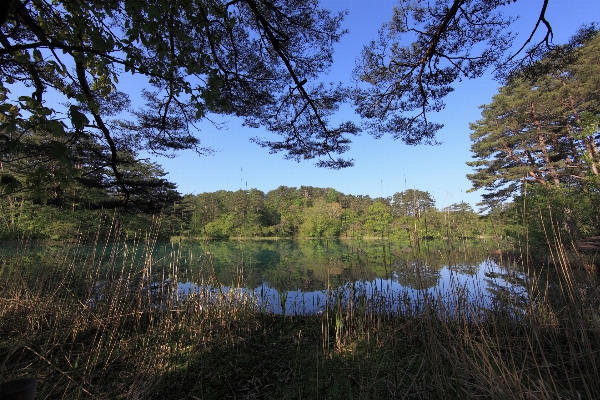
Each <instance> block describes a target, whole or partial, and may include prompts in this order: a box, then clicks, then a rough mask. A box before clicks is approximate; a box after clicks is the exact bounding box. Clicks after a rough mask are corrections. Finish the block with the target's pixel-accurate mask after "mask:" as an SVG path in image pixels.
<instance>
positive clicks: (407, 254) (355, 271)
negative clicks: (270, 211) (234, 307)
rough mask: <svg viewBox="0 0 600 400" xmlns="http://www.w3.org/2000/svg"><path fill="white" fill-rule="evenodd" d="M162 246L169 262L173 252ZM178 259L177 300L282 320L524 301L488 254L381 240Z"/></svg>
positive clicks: (195, 250) (277, 244) (516, 280)
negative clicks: (346, 309)
mask: <svg viewBox="0 0 600 400" xmlns="http://www.w3.org/2000/svg"><path fill="white" fill-rule="evenodd" d="M163 246H164V250H163V251H162V254H163V259H164V260H165V261H167V260H168V259H169V257H166V256H165V255H166V254H168V253H169V246H170V245H163ZM157 250H159V251H158V252H157V256H158V257H160V254H161V251H160V249H158V248H157ZM175 251H176V252H177V257H176V258H177V259H178V260H179V261H178V265H177V270H176V271H175V269H174V268H173V266H171V267H170V268H169V270H170V271H171V273H170V274H169V279H170V281H169V283H170V284H171V285H172V286H171V287H173V288H176V289H174V290H176V296H177V298H178V299H185V297H186V296H189V295H190V294H194V293H199V292H206V291H207V289H208V291H212V292H213V293H217V292H219V293H228V294H233V293H235V294H236V295H238V296H246V297H248V296H250V297H252V298H253V299H254V300H255V303H256V306H257V308H258V309H260V310H261V311H264V312H272V313H277V314H281V313H284V314H286V315H301V314H314V313H321V312H324V311H325V310H326V307H327V305H328V304H335V303H338V304H356V303H358V302H360V301H365V300H367V301H370V304H371V305H373V304H376V305H377V307H379V309H381V310H382V311H383V310H384V311H386V312H399V311H401V312H407V308H411V309H414V308H415V307H419V304H422V303H423V302H424V301H425V300H426V299H429V300H431V299H433V300H434V301H435V300H441V301H443V302H444V303H445V304H446V305H447V306H448V307H453V305H454V306H456V305H457V304H458V303H459V302H461V301H469V302H477V303H478V304H477V306H479V307H483V308H488V307H492V306H493V304H494V302H495V301H497V300H498V298H499V297H502V298H506V296H507V295H509V296H511V297H512V299H513V300H514V299H519V297H521V298H522V299H521V300H522V301H524V298H525V297H526V291H525V282H526V278H527V276H526V274H525V273H523V272H520V271H518V270H517V269H515V267H514V266H512V267H507V266H504V265H502V263H500V262H497V261H494V260H492V259H491V258H490V257H489V254H490V252H491V251H490V249H489V248H486V247H485V246H471V247H469V246H463V247H462V248H453V249H448V248H446V247H444V246H439V247H435V246H434V245H431V246H428V247H425V248H422V249H420V250H419V251H418V252H417V251H416V250H415V249H412V248H410V247H407V246H403V245H402V244H400V243H394V242H390V241H377V240H369V241H340V240H278V241H274V240H273V241H270V240H260V241H249V240H240V241H214V242H205V243H200V242H198V243H194V244H182V245H181V246H180V247H177V249H176V250H175ZM170 259H174V257H173V256H171V257H170ZM159 264H160V261H156V265H159ZM171 264H172V263H171ZM175 272H176V273H175ZM161 276H164V272H163V274H162V275H161ZM161 279H162V278H161ZM161 279H158V280H156V279H155V280H154V282H155V283H156V282H162V281H161ZM374 299H376V301H373V300H374Z"/></svg>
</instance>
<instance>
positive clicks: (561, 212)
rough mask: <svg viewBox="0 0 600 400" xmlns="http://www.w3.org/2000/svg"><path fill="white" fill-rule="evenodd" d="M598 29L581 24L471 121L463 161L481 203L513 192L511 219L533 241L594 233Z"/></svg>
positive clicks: (598, 161)
mask: <svg viewBox="0 0 600 400" xmlns="http://www.w3.org/2000/svg"><path fill="white" fill-rule="evenodd" d="M599 51H600V35H599V34H598V30H597V29H596V28H595V27H594V26H590V27H584V28H582V29H581V30H580V31H579V32H578V33H577V34H576V35H575V36H574V37H573V38H572V39H571V41H570V42H569V43H567V44H566V45H564V46H557V47H555V48H554V49H552V50H551V51H548V52H538V53H539V54H537V60H535V61H534V62H532V63H531V64H530V65H528V66H527V67H525V68H521V69H518V70H516V71H514V73H513V74H512V75H511V76H510V78H509V79H508V82H507V84H506V85H505V86H504V87H502V88H501V89H500V90H499V93H498V94H497V95H495V96H494V98H493V100H492V102H491V103H490V104H488V105H485V106H482V109H483V111H482V116H483V118H482V119H481V120H479V121H477V122H476V123H473V124H471V129H472V130H473V133H472V134H471V139H472V141H473V144H472V146H471V151H472V152H473V158H475V159H476V161H472V162H469V163H467V164H468V165H470V166H472V167H475V172H474V173H472V174H469V175H467V177H468V178H469V179H470V180H471V182H472V183H473V189H472V190H476V189H486V191H487V192H488V193H485V194H484V195H483V198H484V201H483V204H485V205H486V206H487V207H497V206H498V205H499V204H501V203H502V202H503V201H505V200H514V204H513V206H512V208H513V212H512V214H510V215H513V216H516V219H513V222H514V224H515V226H521V227H522V229H524V230H525V232H521V233H522V234H525V233H526V234H527V237H528V239H529V240H530V242H528V244H529V245H530V247H531V248H535V249H540V248H545V247H546V246H547V245H548V244H550V243H554V241H555V237H554V235H556V238H559V237H560V240H559V241H565V240H566V241H571V240H577V239H578V238H579V237H581V236H594V235H597V234H598V233H600V224H599V221H598V219H597V215H598V210H599V208H598V207H599V204H598V200H597V199H598V197H599V196H598V194H599V190H600V186H598V179H599V178H598V176H599V165H600V152H599V151H598V145H599V138H600V135H599V133H600V130H599V127H600V96H599V95H598V87H600V80H599V77H600V64H599V63H598V56H597V55H598V52H599Z"/></svg>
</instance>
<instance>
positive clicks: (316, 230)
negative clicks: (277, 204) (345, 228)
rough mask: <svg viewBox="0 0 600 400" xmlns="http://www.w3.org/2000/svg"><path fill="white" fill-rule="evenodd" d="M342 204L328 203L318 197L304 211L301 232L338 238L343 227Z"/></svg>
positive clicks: (311, 235) (308, 234)
mask: <svg viewBox="0 0 600 400" xmlns="http://www.w3.org/2000/svg"><path fill="white" fill-rule="evenodd" d="M341 217H342V206H341V205H340V204H339V203H327V202H326V201H325V199H322V198H320V199H317V200H316V201H315V202H314V204H313V206H312V207H309V208H307V209H306V210H305V212H304V221H303V223H302V225H301V226H300V234H302V235H303V236H307V237H317V238H321V237H325V238H336V237H338V236H339V234H340V231H341V228H342V221H341Z"/></svg>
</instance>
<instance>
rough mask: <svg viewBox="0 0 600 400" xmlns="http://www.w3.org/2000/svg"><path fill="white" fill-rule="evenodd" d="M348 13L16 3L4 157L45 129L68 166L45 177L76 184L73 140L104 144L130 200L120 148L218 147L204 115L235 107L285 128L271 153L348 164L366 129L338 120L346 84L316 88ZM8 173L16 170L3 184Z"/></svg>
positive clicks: (2, 34)
mask: <svg viewBox="0 0 600 400" xmlns="http://www.w3.org/2000/svg"><path fill="white" fill-rule="evenodd" d="M342 17H343V15H342V14H338V15H331V14H330V13H329V12H328V11H326V10H322V9H320V8H319V7H318V1H317V0H310V1H305V0H290V1H288V0H274V1H267V0H237V1H223V0H195V1H177V0H169V1H159V0H152V1H139V0H114V1H104V0H102V1H101V0H92V1H85V2H81V1H74V0H64V1H61V2H46V1H43V0H29V1H21V0H7V1H6V2H5V4H4V5H3V8H2V11H1V12H0V45H1V48H0V66H1V77H2V79H1V80H0V82H1V83H0V112H1V115H0V122H1V123H2V124H1V125H0V135H1V136H0V157H1V159H0V161H1V162H2V163H3V164H6V163H11V162H12V161H13V159H14V155H15V153H16V152H18V151H21V150H28V149H30V147H28V146H24V140H25V138H26V137H28V135H32V134H34V135H43V136H45V137H46V138H47V140H48V142H49V144H50V145H49V147H48V149H47V151H46V154H47V156H48V157H51V158H53V159H55V160H57V161H59V162H61V163H62V164H64V166H65V168H63V169H62V170H61V171H60V173H61V176H57V174H54V175H53V176H46V177H41V179H42V181H40V182H39V185H44V184H54V185H56V184H57V183H56V182H59V181H60V182H63V181H64V182H65V183H69V182H73V181H74V179H75V178H77V177H79V175H78V173H77V171H76V170H75V169H74V168H69V166H71V167H73V165H74V163H75V160H73V158H72V153H71V151H70V148H69V146H66V145H65V143H69V144H70V145H75V144H78V145H82V146H85V147H93V146H96V147H97V148H98V151H100V152H101V154H97V156H98V157H100V158H101V159H102V160H103V163H107V167H108V168H109V169H110V170H111V173H110V174H108V173H105V174H104V177H105V178H106V179H108V180H111V181H113V182H114V185H117V186H119V191H120V193H121V194H122V199H121V200H122V203H123V204H125V203H127V202H129V201H130V200H131V197H132V194H133V193H134V192H135V191H136V190H137V187H136V186H135V185H134V183H132V182H130V181H128V180H127V179H126V177H125V175H124V172H123V170H122V169H121V167H122V165H123V162H122V160H121V158H120V157H121V156H120V155H121V154H124V153H127V152H130V153H133V154H135V153H137V152H138V151H142V150H143V151H150V152H153V153H157V154H164V155H172V154H173V151H177V150H182V149H194V150H196V151H197V152H199V153H206V152H209V151H210V149H208V148H204V147H201V146H200V141H199V139H198V138H197V137H196V136H195V135H194V133H195V124H196V123H197V122H199V121H201V120H203V119H208V118H209V117H210V115H211V114H225V115H235V116H239V117H242V118H244V120H245V122H246V124H248V125H250V126H259V125H261V126H264V127H266V128H267V129H268V130H270V131H272V132H274V133H276V134H279V135H281V136H282V139H281V140H280V141H271V140H265V139H260V138H254V139H253V140H254V141H255V142H256V143H258V144H260V145H262V146H265V147H267V148H269V149H270V150H271V152H279V151H283V152H285V154H286V158H291V159H294V160H302V159H318V162H317V164H318V165H319V166H323V167H330V168H340V167H345V166H349V165H352V160H346V159H343V158H340V157H338V156H337V155H338V154H341V153H344V152H345V151H346V150H347V149H348V144H349V143H350V140H349V139H348V136H349V135H350V136H351V135H353V134H356V133H358V131H359V129H358V127H357V126H356V125H355V124H353V123H351V122H342V123H341V124H339V125H337V126H332V125H331V124H330V122H329V120H328V117H329V115H331V114H332V113H334V112H335V111H336V110H337V109H338V107H339V104H340V103H341V102H343V101H345V100H346V99H347V97H348V93H349V91H348V89H346V88H344V87H341V86H325V85H324V84H319V83H315V82H316V80H317V79H318V77H319V75H320V74H321V73H322V72H323V71H325V70H327V69H328V68H329V66H330V65H331V63H332V51H333V44H334V43H336V42H337V41H338V40H339V39H340V37H341V35H342V34H343V33H344V31H343V30H342V29H341V28H340V23H341V20H342ZM128 73H131V74H135V75H137V76H141V78H143V80H145V81H146V82H147V83H148V85H149V86H148V87H149V88H148V89H143V90H142V91H141V92H140V93H139V95H141V96H142V97H143V98H144V99H145V101H146V106H145V107H142V108H140V109H132V108H131V106H130V100H129V93H123V92H121V91H119V90H118V82H119V78H121V79H122V78H123V77H124V76H126V74H128ZM309 82H310V83H309ZM29 90H30V91H31V92H30V94H26V93H25V92H27V91H29ZM336 157H337V158H336ZM31 158H33V154H32V155H31ZM58 172H59V171H57V173H58ZM12 178H13V177H12V175H11V174H6V175H5V176H4V177H3V179H2V185H3V186H10V185H11V184H12V183H14V180H13V179H12ZM28 178H29V176H28ZM10 187H11V188H12V186H10Z"/></svg>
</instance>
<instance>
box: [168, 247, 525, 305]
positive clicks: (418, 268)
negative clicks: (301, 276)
mask: <svg viewBox="0 0 600 400" xmlns="http://www.w3.org/2000/svg"><path fill="white" fill-rule="evenodd" d="M349 270H350V269H349V268H343V267H339V266H338V268H337V271H335V269H334V272H337V275H338V276H337V278H336V279H335V281H338V282H339V281H343V283H342V284H341V285H337V286H335V285H333V286H332V285H329V286H327V287H324V288H322V289H317V290H315V289H314V281H313V280H309V281H308V284H307V282H306V281H304V280H301V282H302V283H303V284H302V286H300V285H298V286H297V287H296V288H294V289H290V288H289V287H286V286H289V283H288V284H287V285H286V284H282V285H279V287H276V286H275V285H272V284H271V283H270V282H268V281H266V280H263V281H262V282H261V283H260V284H259V285H254V286H249V285H246V286H244V287H237V288H234V287H232V286H222V287H220V288H219V290H220V292H221V293H225V294H231V292H232V291H234V292H235V295H237V296H240V297H244V298H246V299H247V300H248V299H249V300H250V301H253V302H254V303H255V305H256V309H257V310H260V311H262V312H267V313H275V314H286V315H307V314H320V313H323V312H325V311H326V310H327V308H328V307H330V308H331V307H336V306H341V307H342V308H351V307H352V306H354V305H356V304H359V303H360V302H364V303H365V304H366V305H368V306H369V307H370V308H371V311H378V312H386V313H402V314H407V313H410V312H418V310H419V308H420V307H422V306H423V304H424V303H425V302H426V301H430V302H436V301H443V302H444V304H445V307H446V309H447V311H448V312H449V313H453V312H454V308H455V307H458V305H459V304H460V303H461V302H464V301H467V302H469V303H471V305H473V304H474V303H477V304H476V307H475V308H477V307H479V308H482V309H489V308H490V307H493V306H494V304H495V303H496V302H497V294H498V293H500V292H510V293H511V295H512V296H522V297H525V287H524V286H523V285H519V283H521V282H524V279H525V276H524V274H519V273H515V272H511V273H509V272H508V271H507V270H506V269H505V268H503V267H501V266H500V265H498V264H497V263H496V262H494V261H492V260H490V259H485V260H483V261H480V262H479V263H476V264H465V263H460V264H456V265H453V266H448V265H445V266H441V267H438V268H435V267H432V266H430V265H427V264H425V263H424V262H423V261H422V260H416V261H412V262H397V263H394V264H392V265H391V266H390V270H389V272H388V273H387V275H388V276H389V277H388V278H386V277H377V276H375V277H372V278H367V279H358V280H345V278H344V277H345V276H346V275H352V273H351V272H352V271H349ZM308 271H311V273H308ZM329 271H330V272H332V269H331V268H330V269H329ZM362 272H363V273H365V274H366V275H370V274H367V273H366V272H367V271H362ZM370 272H371V274H373V273H374V272H373V271H370ZM307 276H311V277H313V278H314V277H315V272H314V270H307ZM515 276H519V279H518V280H515V279H511V277H513V278H514V277H515ZM291 277H292V278H293V275H292V276H291ZM332 280H333V279H332ZM344 280H345V281H344ZM519 281H520V282H519ZM211 290H213V291H214V290H216V289H214V288H210V289H209V291H211ZM206 291H207V286H203V285H199V284H196V283H194V282H192V281H187V282H179V283H178V284H177V292H178V295H179V297H180V298H182V299H184V298H185V297H186V296H190V295H194V294H198V293H201V292H202V293H204V294H206ZM471 308H473V307H471Z"/></svg>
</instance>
